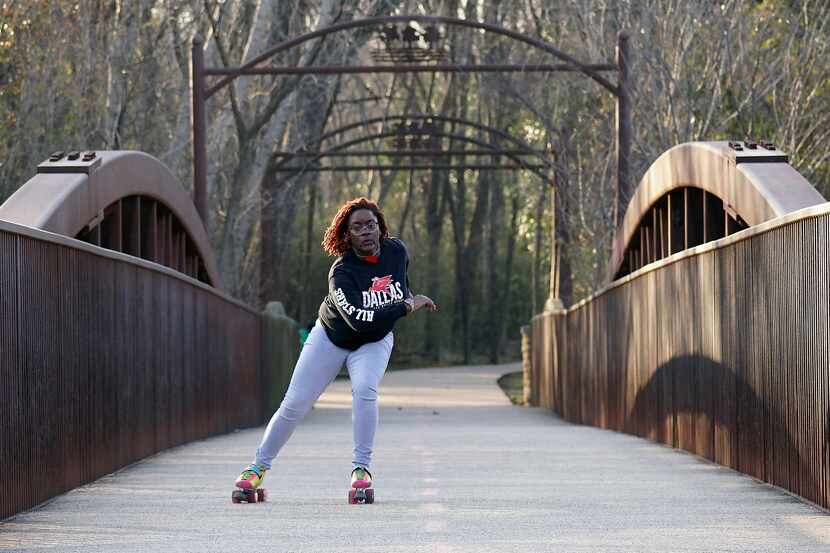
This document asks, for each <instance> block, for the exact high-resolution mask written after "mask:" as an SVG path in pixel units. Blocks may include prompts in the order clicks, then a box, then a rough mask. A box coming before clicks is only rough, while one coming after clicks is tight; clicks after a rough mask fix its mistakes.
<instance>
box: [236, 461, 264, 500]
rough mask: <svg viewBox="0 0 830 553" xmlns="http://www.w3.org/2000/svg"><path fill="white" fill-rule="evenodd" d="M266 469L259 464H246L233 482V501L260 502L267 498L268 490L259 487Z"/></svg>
mask: <svg viewBox="0 0 830 553" xmlns="http://www.w3.org/2000/svg"><path fill="white" fill-rule="evenodd" d="M265 472H266V470H265V469H264V468H262V467H261V466H259V465H248V468H246V469H245V470H243V471H242V474H240V475H239V478H237V479H236V482H235V483H234V484H235V485H236V489H235V490H234V491H233V493H232V494H231V501H232V502H233V503H242V502H245V503H262V502H263V501H265V500H266V499H267V498H268V491H267V490H266V489H265V488H260V486H261V485H262V480H263V479H264V478H265Z"/></svg>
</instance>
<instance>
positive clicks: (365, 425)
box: [236, 198, 438, 500]
mask: <svg viewBox="0 0 830 553" xmlns="http://www.w3.org/2000/svg"><path fill="white" fill-rule="evenodd" d="M323 249H324V250H325V251H326V252H327V253H328V254H329V255H332V256H335V257H337V259H336V260H335V262H334V263H333V264H332V266H331V269H330V270H329V293H328V295H327V296H326V298H325V299H324V300H323V303H322V304H321V305H320V310H319V313H318V315H319V318H318V319H317V323H316V324H315V326H314V328H313V329H312V330H311V332H310V334H309V336H308V338H307V340H306V342H305V345H304V346H303V349H302V351H301V352H300V358H299V359H298V360H297V365H296V366H295V367H294V374H293V376H292V377H291V383H290V384H289V386H288V391H287V392H286V393H285V397H284V398H283V400H282V404H281V405H280V408H279V409H278V410H277V412H276V413H274V416H273V417H272V418H271V422H269V423H268V427H267V428H266V429H265V435H264V436H263V437H262V441H261V442H260V444H259V448H258V449H257V451H256V457H255V459H254V462H253V463H252V464H251V465H249V466H248V467H247V468H246V469H245V470H244V471H242V474H240V475H239V478H238V479H237V480H236V486H237V487H238V488H242V489H244V490H254V489H256V488H258V487H259V486H260V485H261V484H262V480H263V478H264V477H265V473H266V471H268V470H270V469H271V461H273V459H274V457H276V456H277V454H278V453H279V451H280V449H282V446H283V445H285V443H286V442H287V441H288V438H289V437H290V436H291V434H292V433H293V432H294V428H295V427H296V426H297V423H298V422H299V421H300V420H301V419H302V418H303V416H304V415H305V414H306V413H307V412H308V410H309V409H311V406H312V405H314V402H315V401H316V400H317V398H318V397H320V394H322V393H323V390H325V388H326V386H328V384H329V383H330V382H331V381H332V380H333V379H334V377H335V376H337V373H338V372H339V371H340V367H342V366H343V363H344V362H345V363H346V368H347V369H348V371H349V378H350V379H351V382H352V425H353V433H354V451H353V457H352V476H351V478H352V484H351V485H352V488H355V489H367V488H370V487H371V485H372V476H371V474H370V473H369V465H370V463H371V460H372V445H373V443H374V438H375V430H376V429H377V424H378V405H377V397H378V393H377V390H378V384H379V383H380V379H381V377H382V376H383V373H384V372H386V365H387V363H388V362H389V356H390V354H391V353H392V345H393V343H394V337H393V335H392V327H394V325H395V322H396V321H397V320H398V319H400V318H401V317H404V316H406V315H408V314H410V313H413V312H415V311H418V310H419V309H421V308H423V307H426V308H427V309H429V310H430V311H435V310H436V309H438V308H437V307H436V305H435V303H434V302H433V301H432V300H431V299H429V298H428V297H426V296H422V295H416V296H413V295H412V293H411V292H410V290H409V278H408V276H407V269H408V267H409V254H408V252H407V250H406V246H405V245H404V243H403V242H401V241H400V240H398V239H396V238H390V237H389V233H388V230H387V227H386V220H385V219H384V217H383V212H382V211H381V210H380V208H379V207H378V206H377V204H375V203H374V202H372V201H370V200H367V199H366V198H359V199H356V200H352V201H349V202H347V203H346V204H344V205H343V206H342V207H341V208H340V210H339V211H338V212H337V215H335V216H334V219H333V220H332V222H331V225H330V226H329V228H328V230H326V234H325V237H324V239H323ZM349 497H350V500H351V498H352V495H351V493H350V496H349ZM372 497H373V494H372Z"/></svg>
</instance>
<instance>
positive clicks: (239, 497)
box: [231, 490, 242, 505]
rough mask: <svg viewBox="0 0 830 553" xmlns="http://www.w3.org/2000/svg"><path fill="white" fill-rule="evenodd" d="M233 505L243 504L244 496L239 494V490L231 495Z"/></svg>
mask: <svg viewBox="0 0 830 553" xmlns="http://www.w3.org/2000/svg"><path fill="white" fill-rule="evenodd" d="M231 503H233V504H235V505H236V504H239V503H242V494H241V493H239V491H238V490H234V491H233V493H232V494H231Z"/></svg>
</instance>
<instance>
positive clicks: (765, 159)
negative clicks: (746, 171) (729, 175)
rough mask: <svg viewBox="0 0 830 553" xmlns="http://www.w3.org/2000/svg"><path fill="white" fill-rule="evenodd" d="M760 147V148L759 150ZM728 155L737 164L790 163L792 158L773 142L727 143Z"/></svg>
mask: <svg viewBox="0 0 830 553" xmlns="http://www.w3.org/2000/svg"><path fill="white" fill-rule="evenodd" d="M759 146H760V148H759ZM725 150H726V155H727V157H728V158H729V159H730V160H731V161H732V162H733V163H734V164H735V165H737V164H739V163H789V162H790V156H789V155H787V154H785V153H784V152H782V151H781V150H778V149H777V148H776V147H775V144H773V143H772V142H769V141H766V140H761V141H760V142H754V141H752V140H746V141H744V142H743V144H742V143H741V142H740V141H738V140H730V141H729V142H727V148H725Z"/></svg>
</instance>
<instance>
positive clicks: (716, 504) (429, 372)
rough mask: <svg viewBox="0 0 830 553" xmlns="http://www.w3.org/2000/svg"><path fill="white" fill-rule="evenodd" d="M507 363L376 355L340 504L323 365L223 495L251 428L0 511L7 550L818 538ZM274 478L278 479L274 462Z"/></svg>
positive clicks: (751, 547) (827, 540)
mask: <svg viewBox="0 0 830 553" xmlns="http://www.w3.org/2000/svg"><path fill="white" fill-rule="evenodd" d="M518 369H519V367H518V366H517V365H512V366H504V365H503V366H490V367H453V368H443V369H421V370H409V371H392V372H390V373H387V375H386V376H385V377H384V382H383V386H382V389H381V400H380V401H381V403H380V405H381V413H380V420H381V423H380V427H379V429H378V435H377V440H376V452H375V460H374V464H373V469H374V474H375V486H376V489H377V495H376V502H375V503H374V504H373V505H348V504H347V502H346V492H347V486H348V476H349V470H350V468H351V467H350V464H349V460H350V459H351V447H352V443H351V417H350V409H351V395H350V393H349V386H348V381H347V380H338V381H336V382H335V383H334V384H333V385H332V386H331V387H330V388H329V390H328V391H327V392H326V393H325V394H324V395H323V396H322V397H321V399H320V401H319V402H318V403H317V405H316V407H315V409H314V410H313V411H312V412H311V413H309V415H308V417H307V418H306V419H305V420H304V421H303V424H301V425H300V426H299V427H298V429H297V432H296V433H295V434H294V436H293V437H292V440H291V441H290V442H289V443H288V445H287V446H286V447H285V449H284V450H283V452H282V454H281V455H280V457H279V460H278V464H277V465H276V467H277V468H276V470H274V471H272V472H271V473H270V474H269V475H268V476H266V483H267V484H266V487H267V488H268V489H269V492H270V494H271V495H270V499H269V502H267V503H260V504H254V505H245V504H243V505H233V504H231V502H230V490H231V487H232V481H233V479H234V478H235V477H236V474H238V471H239V470H240V467H242V466H243V465H244V464H246V463H248V462H250V456H251V453H252V451H253V449H252V448H253V447H255V445H256V444H257V442H258V440H259V438H260V437H261V432H262V429H261V428H255V429H250V430H242V431H240V432H234V433H230V434H225V435H222V436H218V437H213V438H209V439H205V440H199V441H195V442H192V443H189V444H186V445H183V446H180V447H176V448H173V449H169V450H166V451H164V452H162V453H159V454H158V455H155V456H152V457H149V458H147V459H144V460H142V461H140V462H138V463H136V464H133V465H130V466H129V467H127V468H126V469H124V470H121V471H119V472H116V473H115V474H112V475H108V476H106V477H104V478H101V479H99V480H96V481H95V482H93V483H91V484H89V485H86V486H83V487H80V488H77V489H74V490H72V491H70V492H69V493H67V494H64V495H61V496H60V497H58V498H56V499H54V500H53V501H51V502H49V503H48V504H46V505H45V506H42V507H41V508H39V509H36V510H33V511H30V512H27V513H25V514H22V515H19V516H17V517H15V518H13V519H12V520H10V521H7V522H6V523H4V524H3V525H2V526H0V550H9V549H11V550H15V551H61V552H64V551H78V552H80V551H83V552H97V551H100V552H107V553H109V552H113V551H142V552H145V551H164V552H168V551H182V552H193V553H196V552H199V553H201V552H204V551H292V552H309V553H317V552H319V551H347V550H359V551H370V552H378V553H381V552H382V553H388V552H411V551H416V552H417V551H423V552H435V551H439V552H441V551H461V552H470V553H473V552H475V553H480V552H482V551H487V552H508V551H569V552H570V551H576V552H597V551H630V552H641V551H753V552H780V551H799V552H803V551H826V550H827V548H828V547H830V517H828V516H827V515H826V514H825V513H824V512H823V511H821V510H819V509H818V508H816V507H813V506H812V505H809V504H807V503H805V502H803V501H800V500H798V499H796V498H794V497H792V496H790V495H787V494H785V493H783V492H782V491H781V490H779V489H776V488H773V487H770V486H768V485H765V484H762V483H760V482H759V481H758V480H755V479H753V478H750V477H748V476H744V475H741V474H739V473H737V472H735V471H733V470H730V469H727V468H723V467H720V466H718V465H716V464H712V463H709V462H707V461H705V460H703V459H701V458H700V457H696V456H693V455H689V454H686V453H682V452H679V451H677V450H674V449H670V448H667V447H663V446H660V445H657V444H655V443H653V442H649V441H646V440H642V439H640V438H636V437H632V436H629V435H626V434H622V433H616V432H609V431H606V430H599V429H596V428H591V427H589V426H581V425H575V424H571V423H567V422H564V421H563V420H562V419H561V418H559V417H557V416H553V415H551V413H550V411H548V410H546V409H539V408H525V407H517V406H513V405H511V404H510V402H509V401H508V400H507V398H506V397H505V395H504V394H503V393H502V391H501V390H500V389H499V388H498V386H497V384H496V379H497V378H498V376H499V375H500V374H503V373H505V372H510V371H515V370H518ZM280 479H282V480H283V481H285V482H290V485H284V486H279V485H278V484H277V482H278V480H280Z"/></svg>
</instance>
